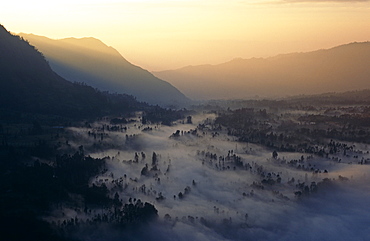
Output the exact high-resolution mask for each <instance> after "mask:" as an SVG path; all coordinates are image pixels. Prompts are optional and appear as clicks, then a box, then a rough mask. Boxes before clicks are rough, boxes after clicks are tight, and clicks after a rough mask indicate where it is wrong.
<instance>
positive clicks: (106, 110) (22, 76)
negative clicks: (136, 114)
mask: <svg viewBox="0 0 370 241" xmlns="http://www.w3.org/2000/svg"><path fill="white" fill-rule="evenodd" d="M141 106H145V105H144V104H143V103H139V102H137V101H136V100H135V98H134V97H132V96H128V95H108V94H105V93H102V92H100V91H97V90H96V89H94V88H92V87H90V86H87V85H81V84H76V83H72V82H69V81H67V80H65V79H64V78H62V77H61V76H59V75H58V74H56V73H55V72H54V71H53V70H52V69H51V68H50V66H49V64H48V63H47V61H46V60H45V58H44V56H43V55H42V53H40V52H39V51H37V50H36V49H35V48H34V47H33V46H31V45H30V44H29V43H28V42H27V41H25V40H24V39H23V38H22V37H20V36H17V35H12V34H10V33H9V32H8V31H7V30H6V29H5V28H4V27H3V26H2V25H0V113H1V114H4V115H10V113H14V112H16V113H22V114H25V113H31V114H45V115H55V116H63V117H72V118H75V117H76V118H81V117H82V118H88V117H94V116H98V115H105V114H110V113H115V114H116V113H124V112H129V111H133V110H136V109H138V108H140V107H141Z"/></svg>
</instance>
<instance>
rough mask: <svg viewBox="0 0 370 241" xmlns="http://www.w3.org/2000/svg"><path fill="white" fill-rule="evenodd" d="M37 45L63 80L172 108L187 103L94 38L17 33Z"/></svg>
mask: <svg viewBox="0 0 370 241" xmlns="http://www.w3.org/2000/svg"><path fill="white" fill-rule="evenodd" d="M20 35H21V36H23V37H24V38H25V39H27V40H28V41H30V43H31V44H32V45H34V46H36V48H37V49H39V50H40V51H41V52H42V53H43V54H44V55H45V57H46V59H47V60H48V61H49V63H50V66H51V67H52V69H53V70H54V71H55V72H56V73H58V74H59V75H61V76H62V77H64V78H66V79H68V80H70V81H75V82H84V83H86V84H88V85H91V86H93V87H96V88H98V89H100V90H104V91H110V92H117V93H126V94H130V95H134V96H135V97H137V99H138V100H140V101H145V102H148V103H150V104H159V105H163V106H165V105H173V104H175V105H176V104H182V103H184V102H187V101H189V99H188V98H187V97H185V96H184V95H183V94H182V93H181V92H180V91H179V90H177V89H176V88H175V87H173V86H172V85H171V84H169V83H167V82H165V81H163V80H161V79H158V78H157V77H155V76H154V75H153V74H151V73H150V72H148V71H146V70H144V69H142V68H140V67H138V66H135V65H132V64H131V63H129V62H128V61H127V60H126V59H124V58H123V57H122V56H121V55H120V54H119V53H118V51H117V50H115V49H114V48H112V47H108V46H107V45H105V44H104V43H102V42H101V41H100V40H97V39H94V38H81V39H76V38H67V39H60V40H52V39H49V38H46V37H42V36H36V35H32V34H23V33H22V34H20Z"/></svg>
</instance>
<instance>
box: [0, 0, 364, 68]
mask: <svg viewBox="0 0 370 241" xmlns="http://www.w3.org/2000/svg"><path fill="white" fill-rule="evenodd" d="M0 14H1V16H2V19H1V21H2V22H1V24H3V25H4V26H6V27H7V28H8V29H9V30H10V31H12V32H14V33H20V32H23V33H32V34H36V35H41V36H46V37H49V38H53V39H61V38H68V37H76V38H81V37H94V38H97V39H100V40H101V41H103V42H104V43H106V44H107V45H109V46H112V47H114V48H116V49H117V50H118V51H119V52H120V53H121V54H122V55H123V56H124V57H125V58H127V59H128V60H130V62H132V63H133V64H135V65H138V66H140V67H143V68H145V69H148V70H150V71H161V70H167V69H177V68H181V67H184V66H188V65H200V64H219V63H223V62H227V61H230V60H232V59H234V58H244V59H248V58H252V57H257V58H259V57H264V58H265V57H270V56H275V55H278V54H284V53H292V52H309V51H314V50H318V49H327V48H331V47H334V46H338V45H342V44H347V43H351V42H364V41H369V40H370V32H369V31H367V30H368V28H369V24H368V23H369V22H370V1H350V0H348V1H340V0H337V1H336V0H328V1H312V2H308V1H304V0H303V1H296V0H272V1H259V0H257V1H234V0H233V1H227V2H226V1H209V0H204V1H193V0H192V1H183V0H177V1H167V0H156V1H155V0H141V1H131V0H124V1H109V2H106V1H100V0H95V1H89V2H87V1H84V0H78V1H63V2H61V1H53V2H44V1H33V2H23V3H21V4H20V3H19V2H6V3H4V4H3V7H2V8H1V9H0Z"/></svg>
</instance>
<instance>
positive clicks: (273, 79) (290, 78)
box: [154, 42, 370, 99]
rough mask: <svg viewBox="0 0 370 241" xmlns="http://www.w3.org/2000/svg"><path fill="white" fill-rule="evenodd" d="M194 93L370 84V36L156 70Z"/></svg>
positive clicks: (278, 92)
mask: <svg viewBox="0 0 370 241" xmlns="http://www.w3.org/2000/svg"><path fill="white" fill-rule="evenodd" d="M154 74H155V75H156V76H158V77H159V78H161V79H164V80H166V81H168V82H170V83H171V84H173V85H174V86H176V87H177V88H179V89H180V90H181V91H182V92H183V93H185V94H186V95H187V96H189V97H190V98H194V99H219V98H226V99H231V98H251V97H254V96H256V95H259V96H263V97H284V96H287V95H298V94H318V93H323V92H333V91H337V92H342V91H348V90H357V89H366V88H370V79H369V76H370V42H364V43H351V44H347V45H341V46H338V47H335V48H332V49H328V50H318V51H314V52H308V53H293V54H285V55H279V56H276V57H271V58H265V59H262V58H258V59H257V58H252V59H234V60H232V61H230V62H227V63H223V64H219V65H202V66H188V67H185V68H182V69H177V70H168V71H161V72H155V73H154Z"/></svg>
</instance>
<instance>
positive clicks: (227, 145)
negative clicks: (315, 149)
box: [70, 114, 370, 240]
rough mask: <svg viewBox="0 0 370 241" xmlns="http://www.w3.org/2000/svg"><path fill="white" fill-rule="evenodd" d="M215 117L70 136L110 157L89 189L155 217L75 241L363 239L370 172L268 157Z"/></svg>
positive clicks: (345, 163)
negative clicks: (148, 208) (138, 226)
mask: <svg viewBox="0 0 370 241" xmlns="http://www.w3.org/2000/svg"><path fill="white" fill-rule="evenodd" d="M139 118H140V117H138V119H139ZM214 118H215V116H214V115H212V114H208V115H198V116H193V118H192V123H191V124H186V120H184V122H178V123H177V124H176V125H173V126H170V127H169V126H163V125H142V124H141V122H140V121H139V120H138V121H137V122H132V123H130V124H126V125H118V126H120V128H118V130H115V131H112V129H113V128H112V125H111V124H109V122H100V123H95V124H93V125H92V127H91V128H81V129H77V128H72V129H70V131H72V132H74V133H75V136H76V140H75V143H74V140H70V144H71V145H73V144H75V145H81V143H83V145H84V148H85V154H88V155H91V156H92V157H100V158H102V157H109V158H107V159H106V163H107V168H108V171H107V172H106V173H104V174H102V175H101V176H97V177H95V178H94V179H93V180H91V185H92V184H93V183H94V184H95V185H102V184H103V183H104V184H105V185H106V186H107V187H108V188H109V189H111V195H112V197H113V196H114V195H115V193H116V192H117V193H118V194H119V198H120V199H122V200H123V201H124V202H126V203H128V202H130V200H133V199H134V198H136V199H141V200H142V201H144V202H149V203H152V204H153V205H154V206H155V207H156V209H157V210H158V215H159V219H158V221H157V222H155V223H152V224H150V226H149V227H146V228H145V229H144V231H143V232H140V233H137V232H135V233H134V232H131V233H130V232H129V231H127V232H126V231H125V232H124V231H122V232H121V231H119V230H110V231H106V232H102V230H103V229H104V228H101V230H100V231H98V230H95V232H94V231H91V232H90V233H89V234H84V235H83V236H84V237H83V239H85V240H97V239H104V240H369V237H370V236H369V235H370V226H369V223H370V209H369V203H370V187H369V185H368V182H369V180H370V176H369V173H370V165H360V164H358V163H357V162H354V161H353V158H351V157H348V158H347V159H346V158H343V157H340V158H341V159H342V160H341V161H340V162H339V159H336V158H331V159H325V158H319V157H315V156H309V155H307V154H304V153H280V152H279V153H277V154H278V155H277V157H276V158H273V157H272V156H273V155H272V150H268V149H266V148H264V147H262V146H258V145H254V144H250V143H241V142H237V141H236V140H235V139H234V138H233V137H231V136H228V135H227V134H226V130H223V129H219V128H218V127H217V126H214V125H213V122H212V120H213V119H214ZM184 123H185V124H184ZM199 124H203V125H202V126H201V127H202V128H197V127H198V125H199ZM107 125H109V126H110V129H109V130H108V129H107ZM103 126H104V130H103V129H102V127H103ZM122 127H126V128H127V129H126V130H125V129H122ZM194 130H197V131H196V132H194ZM176 132H177V134H176ZM174 133H175V134H174ZM356 148H357V149H356V150H361V151H362V152H359V153H360V154H358V153H357V154H356V155H359V159H361V158H362V157H364V158H365V159H366V158H369V157H370V155H369V154H368V152H367V150H368V147H367V146H361V145H356ZM100 150H103V151H100ZM154 153H155V154H154ZM350 154H351V153H350ZM323 179H325V180H326V181H323ZM303 183H304V184H303ZM131 198H132V199H131ZM71 215H76V214H71ZM81 218H82V219H83V217H81ZM102 233H103V234H102ZM102 235H104V237H103V236H102ZM79 238H81V237H79Z"/></svg>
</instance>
